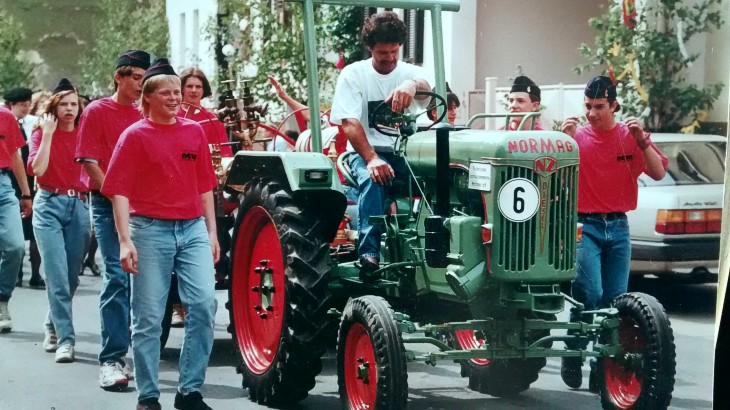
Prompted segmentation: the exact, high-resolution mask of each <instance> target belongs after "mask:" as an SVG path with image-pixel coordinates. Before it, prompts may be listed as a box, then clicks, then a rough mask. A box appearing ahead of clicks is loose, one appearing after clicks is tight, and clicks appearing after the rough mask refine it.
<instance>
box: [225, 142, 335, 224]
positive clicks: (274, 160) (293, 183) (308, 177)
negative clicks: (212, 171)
mask: <svg viewBox="0 0 730 410" xmlns="http://www.w3.org/2000/svg"><path fill="white" fill-rule="evenodd" d="M260 178H275V179H277V180H278V181H279V182H280V183H281V184H283V185H284V186H285V188H286V189H287V190H288V191H289V192H291V194H292V196H294V197H300V198H301V200H302V201H303V202H304V203H307V204H308V205H309V206H311V207H312V210H313V211H314V212H316V213H317V214H318V215H319V218H320V220H321V221H322V222H323V223H324V224H325V226H326V227H327V228H328V229H326V231H327V236H329V234H330V233H331V236H332V237H334V234H335V233H336V232H337V227H338V226H339V223H340V221H341V220H342V217H343V215H344V213H345V208H346V207H347V199H346V198H345V194H344V193H343V191H342V184H341V182H340V178H339V177H338V174H337V171H336V169H335V166H334V163H333V162H332V160H331V159H329V158H328V157H327V156H325V155H324V154H321V153H317V152H271V151H239V152H237V153H236V155H235V157H234V158H233V162H232V163H231V165H230V168H229V170H228V173H227V175H226V180H225V187H226V189H227V190H233V191H237V192H239V193H242V192H243V187H244V186H245V185H246V184H247V183H248V182H250V181H251V180H253V179H260ZM329 228H331V229H329Z"/></svg>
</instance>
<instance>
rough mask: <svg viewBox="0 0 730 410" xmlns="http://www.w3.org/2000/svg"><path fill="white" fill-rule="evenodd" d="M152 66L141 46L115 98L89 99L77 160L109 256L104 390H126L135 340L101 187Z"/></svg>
mask: <svg viewBox="0 0 730 410" xmlns="http://www.w3.org/2000/svg"><path fill="white" fill-rule="evenodd" d="M149 65H150V56H149V54H147V53H146V52H144V51H141V50H129V51H126V52H124V53H123V54H122V55H121V56H119V58H118V59H117V69H116V72H115V74H114V85H115V88H116V91H115V92H114V94H113V95H112V96H111V97H108V98H101V99H98V100H95V101H93V102H92V103H91V104H89V106H88V107H86V108H85V109H84V112H83V113H82V114H81V120H80V122H79V136H78V140H77V144H76V159H77V160H78V161H80V162H81V163H82V165H83V169H84V171H85V172H83V173H82V174H81V178H82V182H84V184H86V185H87V186H88V187H89V188H90V190H91V192H90V194H89V203H90V205H91V219H92V222H93V224H94V233H95V234H96V240H97V242H98V243H99V249H100V251H101V257H102V259H103V261H104V276H103V278H104V281H103V283H102V287H101V295H100V297H99V316H100V317H101V351H100V352H99V364H100V365H101V367H100V368H99V385H100V386H101V388H102V389H104V390H124V389H126V388H127V384H128V375H127V371H126V369H125V362H124V358H125V356H126V355H127V351H128V350H129V343H130V340H129V275H127V274H126V273H125V272H124V271H123V270H122V267H121V265H120V263H119V240H118V238H117V232H116V231H115V229H114V214H113V211H112V203H111V201H110V200H109V199H108V198H107V197H105V196H104V195H102V194H101V193H100V192H99V188H100V187H101V185H102V184H103V182H104V178H105V174H106V172H107V167H108V166H109V160H110V159H111V156H112V151H113V150H114V146H115V144H116V143H117V140H118V139H119V136H120V135H121V134H122V131H124V130H125V129H126V128H127V127H129V126H130V125H132V124H134V123H135V122H137V121H139V120H140V119H141V118H142V114H141V113H140V111H139V108H138V107H137V104H136V101H138V100H139V98H140V97H141V95H142V77H143V76H144V71H145V70H146V69H147V68H148V67H149Z"/></svg>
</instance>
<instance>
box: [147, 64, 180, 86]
mask: <svg viewBox="0 0 730 410" xmlns="http://www.w3.org/2000/svg"><path fill="white" fill-rule="evenodd" d="M156 75H175V76H176V75H177V73H176V72H175V70H174V69H173V68H172V66H171V65H170V61H168V60H167V59H166V58H158V59H157V60H155V62H154V63H152V65H151V66H150V68H148V69H147V71H145V72H144V78H143V79H142V82H145V81H147V80H149V79H150V78H151V77H154V76H156Z"/></svg>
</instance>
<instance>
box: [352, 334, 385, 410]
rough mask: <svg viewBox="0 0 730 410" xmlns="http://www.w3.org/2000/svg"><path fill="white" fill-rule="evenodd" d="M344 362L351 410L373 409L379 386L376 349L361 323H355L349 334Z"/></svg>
mask: <svg viewBox="0 0 730 410" xmlns="http://www.w3.org/2000/svg"><path fill="white" fill-rule="evenodd" d="M344 361H345V365H344V369H345V388H346V389H347V398H348V399H349V402H350V408H351V409H353V410H365V409H373V408H374V407H375V397H376V393H377V385H378V369H377V365H376V362H375V349H374V348H373V342H372V341H371V340H370V335H368V332H367V330H366V329H365V326H363V325H362V324H360V323H353V324H352V326H351V327H350V329H349V330H348V332H347V339H345V360H344ZM365 374H366V376H365V377H364V375H365Z"/></svg>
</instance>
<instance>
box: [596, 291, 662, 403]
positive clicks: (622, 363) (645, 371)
mask: <svg viewBox="0 0 730 410" xmlns="http://www.w3.org/2000/svg"><path fill="white" fill-rule="evenodd" d="M615 307H616V308H617V309H618V313H619V318H620V323H619V339H620V342H621V348H622V353H621V355H620V356H619V357H615V358H601V359H599V360H598V363H597V368H596V371H597V376H598V383H599V386H600V387H599V388H600V394H601V404H602V406H603V408H604V409H666V408H667V407H668V406H669V402H670V401H671V400H672V391H673V390H674V375H675V373H676V353H675V346H674V335H673V333H672V328H671V325H670V323H669V318H668V317H667V314H666V313H665V312H664V307H663V306H662V305H661V304H660V303H659V301H657V300H656V299H655V298H654V297H653V296H650V295H647V294H644V293H627V294H624V295H621V296H619V297H618V298H616V301H615Z"/></svg>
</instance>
